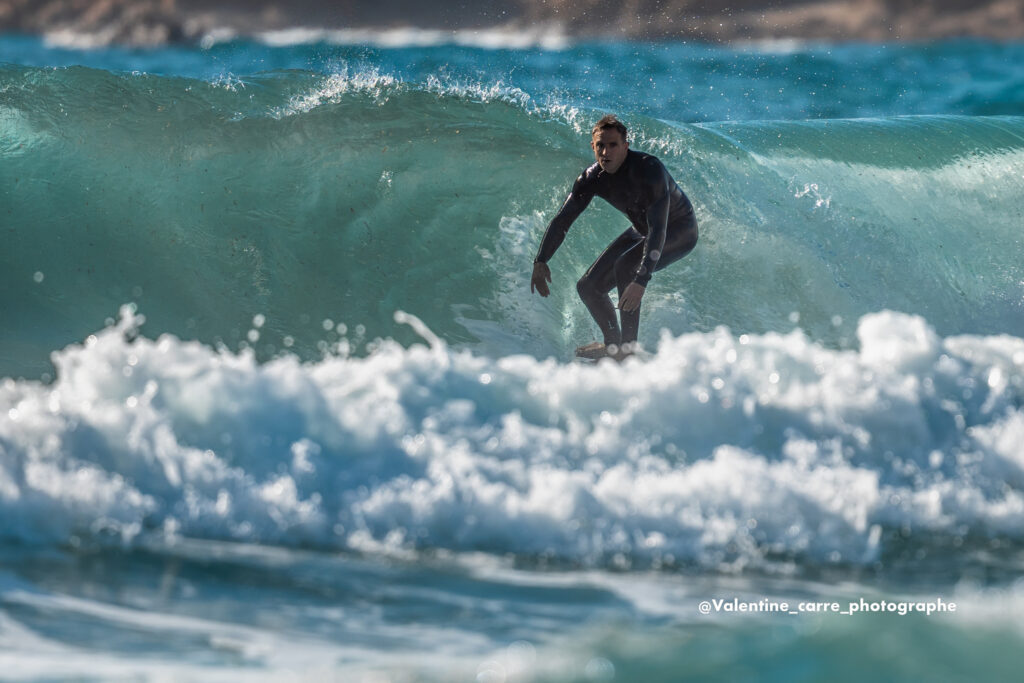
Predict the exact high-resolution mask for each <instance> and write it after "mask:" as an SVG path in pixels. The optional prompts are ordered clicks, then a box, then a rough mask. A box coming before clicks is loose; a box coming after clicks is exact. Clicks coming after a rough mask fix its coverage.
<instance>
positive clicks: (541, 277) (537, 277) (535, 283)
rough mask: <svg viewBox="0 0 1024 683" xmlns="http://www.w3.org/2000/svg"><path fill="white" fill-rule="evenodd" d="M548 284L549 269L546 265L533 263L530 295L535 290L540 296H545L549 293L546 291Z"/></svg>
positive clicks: (549, 278)
mask: <svg viewBox="0 0 1024 683" xmlns="http://www.w3.org/2000/svg"><path fill="white" fill-rule="evenodd" d="M549 282H551V269H550V268H548V264H546V263H541V262H540V261H538V262H537V263H534V264H533V277H531V278H530V293H531V294H532V293H533V291H534V290H536V291H537V293H538V294H540V295H541V296H547V295H548V294H550V293H551V291H550V290H549V289H548V283H549Z"/></svg>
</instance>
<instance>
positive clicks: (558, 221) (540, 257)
mask: <svg viewBox="0 0 1024 683" xmlns="http://www.w3.org/2000/svg"><path fill="white" fill-rule="evenodd" d="M587 184H588V183H587V179H586V174H585V173H583V174H580V177H579V178H577V179H576V182H575V183H573V186H572V191H571V192H570V193H569V196H568V197H567V198H566V200H565V203H564V204H562V208H561V209H559V210H558V213H557V214H556V215H555V217H554V218H552V219H551V223H549V224H548V229H547V230H546V231H545V232H544V238H543V239H541V241H540V248H539V249H538V250H537V257H536V258H535V259H534V263H537V262H540V263H547V262H548V259H550V258H551V257H552V256H554V255H555V251H557V250H558V247H560V246H561V245H562V242H563V241H564V240H565V235H566V233H568V232H569V227H570V226H572V223H573V221H575V220H576V219H577V218H578V217H579V215H580V214H581V213H583V209H585V208H587V205H588V204H590V200H591V199H593V198H594V193H593V192H591V191H590V190H589V189H588V188H587Z"/></svg>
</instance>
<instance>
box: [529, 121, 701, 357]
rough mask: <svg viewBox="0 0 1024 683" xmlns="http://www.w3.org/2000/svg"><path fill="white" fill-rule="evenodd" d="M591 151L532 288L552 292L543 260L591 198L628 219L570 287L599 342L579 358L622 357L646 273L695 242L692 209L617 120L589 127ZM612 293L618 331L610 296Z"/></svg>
mask: <svg viewBox="0 0 1024 683" xmlns="http://www.w3.org/2000/svg"><path fill="white" fill-rule="evenodd" d="M590 146H591V148H592V149H593V150H594V158H595V159H596V161H597V163H595V164H594V165H592V166H590V167H589V168H587V169H586V170H585V171H583V173H581V174H580V177H579V178H577V179H576V182H575V183H574V184H573V186H572V191H571V192H570V193H569V197H568V198H567V199H566V200H565V203H564V204H562V208H561V209H560V210H559V211H558V214H557V215H556V216H555V217H554V218H553V219H552V220H551V223H550V224H549V225H548V228H547V230H546V231H545V232H544V238H543V239H542V240H541V243H540V249H538V250H537V258H535V259H534V261H533V276H532V277H531V278H530V291H531V292H533V291H536V292H537V293H539V294H540V295H541V296H542V297H546V296H547V295H548V294H549V293H550V291H549V289H548V283H549V282H551V269H550V268H549V267H548V265H547V264H548V261H549V260H550V259H551V257H552V256H553V255H554V253H555V251H556V250H557V249H558V247H559V246H560V245H561V244H562V241H563V240H564V239H565V235H566V233H568V232H569V227H570V226H571V225H572V224H573V221H575V220H576V218H577V217H579V215H580V214H581V213H583V210H584V209H586V208H587V205H588V204H590V200H591V199H593V198H594V197H595V196H597V197H601V198H602V199H604V200H605V201H607V202H608V203H609V204H611V205H612V206H614V207H615V208H616V209H618V210H619V211H621V212H622V213H624V214H626V217H627V218H629V221H630V223H631V224H632V225H630V227H629V228H627V229H626V231H625V232H624V233H622V234H621V235H619V236H618V237H617V238H615V240H614V241H613V242H612V243H611V244H609V245H608V247H607V248H606V249H605V250H604V253H602V254H601V255H600V256H598V257H597V260H596V261H594V263H593V265H591V266H590V268H589V269H588V270H587V272H586V273H584V274H583V277H582V278H580V280H579V282H577V283H576V290H577V291H578V292H579V295H580V298H581V299H583V303H584V304H586V306H587V310H589V311H590V315H592V316H593V317H594V320H595V321H597V325H598V327H600V329H601V333H602V334H603V335H604V341H603V342H594V343H593V344H587V345H586V346H581V347H579V348H578V349H576V355H577V356H580V357H582V358H590V359H595V360H596V359H598V358H604V357H606V356H611V357H612V358H615V359H616V360H622V359H623V358H625V357H626V356H628V355H629V354H630V353H632V350H633V348H634V347H635V345H636V340H637V335H638V333H639V328H640V301H641V299H642V298H643V296H644V291H645V289H646V287H647V283H648V282H650V280H651V274H652V273H654V272H655V271H658V270H661V269H662V268H664V267H665V266H667V265H669V264H670V263H673V262H675V261H678V260H679V259H681V258H682V257H684V256H686V255H687V254H688V253H690V251H691V250H692V249H693V248H694V246H696V244H697V219H696V217H695V216H694V214H693V205H692V204H690V200H689V199H688V198H687V197H686V195H685V194H684V193H683V191H682V190H681V189H679V185H677V184H676V181H675V180H673V179H672V176H671V175H669V172H668V169H666V168H665V165H664V164H662V163H661V161H659V160H658V159H657V158H656V157H654V156H651V155H650V154H645V153H643V152H636V151H633V150H631V149H630V148H629V141H628V133H627V130H626V126H625V125H623V123H622V122H621V121H619V120H618V119H617V118H615V116H613V115H610V114H609V115H608V116H605V117H603V118H602V119H601V120H600V121H598V122H597V123H596V124H594V128H593V130H592V131H591V140H590ZM613 287H614V288H617V290H618V295H619V309H620V311H621V316H622V326H621V328H620V327H619V316H618V315H616V313H615V307H614V306H613V305H612V300H611V298H610V297H609V296H608V292H610V291H611V290H612V288H613Z"/></svg>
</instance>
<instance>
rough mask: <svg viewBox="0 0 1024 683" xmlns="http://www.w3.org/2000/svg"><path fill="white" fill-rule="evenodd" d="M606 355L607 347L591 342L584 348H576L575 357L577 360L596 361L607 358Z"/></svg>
mask: <svg viewBox="0 0 1024 683" xmlns="http://www.w3.org/2000/svg"><path fill="white" fill-rule="evenodd" d="M608 355H609V354H608V347H606V346H605V345H604V344H603V343H601V342H593V343H591V344H587V345H586V346H578V347H576V356H577V357H578V358H589V359H591V360H597V359H599V358H607V357H608Z"/></svg>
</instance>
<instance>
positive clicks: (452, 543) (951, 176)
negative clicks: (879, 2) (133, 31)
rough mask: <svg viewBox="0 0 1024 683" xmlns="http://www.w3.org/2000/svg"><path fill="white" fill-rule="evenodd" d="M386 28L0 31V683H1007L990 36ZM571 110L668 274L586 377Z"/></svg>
mask: <svg viewBox="0 0 1024 683" xmlns="http://www.w3.org/2000/svg"><path fill="white" fill-rule="evenodd" d="M424 35H425V34H424ZM424 35H420V36H419V38H417V34H412V35H411V37H409V36H407V37H406V39H405V42H404V43H402V44H399V45H393V46H390V47H388V46H384V45H381V44H376V45H370V44H344V43H339V42H338V41H337V40H334V42H331V40H326V41H325V40H323V39H324V38H327V39H331V38H332V36H330V35H326V36H325V35H314V34H295V35H292V36H290V40H289V41H285V40H283V39H282V36H268V37H266V39H265V40H264V41H263V42H246V41H241V40H228V41H224V42H219V43H218V42H216V41H213V40H211V41H209V42H208V43H207V44H205V45H204V46H202V47H197V48H167V49H159V50H151V51H142V52H140V51H128V50H122V49H103V50H93V51H83V50H76V49H71V48H66V47H58V46H53V45H48V44H46V43H44V42H42V41H40V40H37V39H31V38H25V37H15V36H8V37H4V38H0V188H2V189H0V216H3V223H2V229H3V230H4V238H5V239H4V248H3V250H0V317H2V320H3V325H2V326H0V375H2V376H3V377H4V379H2V380H0V519H2V524H0V663H2V664H3V665H4V668H3V670H4V671H5V675H6V674H9V675H10V676H11V677H12V678H13V679H16V680H53V679H69V678H70V679H76V680H80V679H85V680H140V679H141V680H166V679H168V678H169V679H171V680H219V679H223V680H232V681H234V680H249V679H254V680H255V679H259V680H280V679H282V678H283V677H286V676H296V677H298V678H299V679H300V680H306V679H312V678H328V679H335V680H360V679H367V680H379V679H384V680H410V679H411V680H419V679H426V680H453V679H455V680H481V681H484V680H486V681H496V680H510V681H511V680H544V681H546V680H553V681H562V680H741V679H751V680H778V681H783V680H785V681H792V680H808V681H812V680H851V681H853V680H858V681H860V680H865V679H870V680H892V681H897V680H940V681H946V680H948V681H958V680H978V679H988V680H1006V679H1009V678H1010V677H1012V675H1013V674H1012V673H1011V672H1015V671H1016V670H1017V667H1018V666H1019V664H1020V661H1019V659H1020V657H1019V655H1018V654H1017V653H1019V651H1020V644H1021V631H1020V629H1021V627H1022V623H1021V621H1020V617H1019V614H1020V609H1019V608H1018V606H1019V605H1020V604H1021V600H1022V598H1024V590H1022V584H1020V583H1019V582H1018V577H1019V575H1020V569H1021V566H1022V564H1021V563H1022V559H1024V557H1022V554H1021V548H1022V545H1021V544H1022V540H1024V537H1022V535H1021V531H1020V529H1021V528H1022V525H1021V521H1022V518H1024V459H1022V455H1024V451H1021V449H1020V447H1019V444H1020V442H1021V437H1022V436H1024V412H1022V408H1021V406H1022V403H1024V380H1022V374H1021V370H1022V368H1024V267H1022V266H1021V261H1020V258H1019V254H1020V246H1021V245H1020V241H1021V238H1020V225H1021V213H1022V211H1024V195H1022V193H1021V192H1020V189H1019V188H1020V182H1021V178H1022V177H1024V117H1022V116H1021V112H1022V111H1024V110H1022V104H1024V86H1022V84H1024V80H1022V77H1021V75H1020V69H1019V65H1020V64H1021V60H1022V57H1024V47H1022V46H1021V45H1017V44H990V43H982V42H953V43H942V44H932V45H903V46H898V45H870V46H869V45H848V46H833V45H802V44H797V43H779V44H762V45H749V46H742V47H739V48H734V49H726V48H720V47H708V46H701V45H696V44H658V45H645V44H626V43H600V44H580V45H573V44H571V43H568V42H564V41H563V42H556V43H554V44H552V43H544V42H542V43H541V44H538V45H532V46H531V45H529V44H526V45H522V44H520V43H519V42H516V41H515V40H514V38H515V37H506V43H505V44H504V46H502V45H494V44H490V45H488V46H487V47H483V46H480V45H456V44H445V43H444V42H442V43H440V44H433V43H434V42H436V37H431V38H430V40H427V39H426V38H425V37H424ZM427 37H429V36H427ZM333 38H337V36H334V37H333ZM378 42H381V41H378ZM491 43H493V40H491ZM607 111H615V112H617V113H618V114H620V116H622V117H623V118H624V119H625V120H626V121H627V122H628V123H629V124H630V126H631V130H632V133H633V141H632V144H633V146H634V147H635V148H637V149H641V150H644V151H649V152H652V153H654V154H656V155H657V156H658V157H659V158H661V159H662V160H663V161H664V162H665V163H666V165H667V166H668V167H669V169H670V170H671V172H672V174H673V176H674V177H675V178H676V179H677V180H678V181H679V183H680V185H681V186H682V187H683V188H684V189H685V190H686V192H687V193H688V194H689V196H690V197H691V199H692V200H693V202H694V205H695V207H696V210H697V214H698V219H699V221H700V224H701V243H700V245H699V246H698V248H697V250H696V251H695V252H694V253H693V254H692V255H691V256H688V257H687V259H685V260H684V261H683V262H681V263H679V264H677V265H675V266H673V267H672V268H671V269H668V270H666V271H664V272H662V273H659V274H658V276H657V277H656V278H655V279H654V280H653V281H652V283H651V287H650V288H649V290H648V293H647V295H646V296H645V309H644V310H645V312H644V322H643V326H642V331H641V338H640V341H641V343H642V344H643V345H644V347H645V349H646V352H645V354H644V355H643V356H642V357H641V358H638V359H634V360H631V361H629V362H628V363H626V364H625V365H623V366H612V365H601V366H597V367H592V366H583V365H579V364H575V363H572V362H570V361H569V352H568V350H569V349H571V348H572V347H574V346H575V345H577V344H580V343H584V342H586V341H590V340H591V338H592V336H593V334H594V330H593V329H592V322H591V321H589V320H588V318H587V316H586V314H585V311H584V310H583V307H582V306H581V305H580V303H579V302H578V300H577V298H576V295H575V291H574V290H575V288H574V286H573V283H574V282H575V280H576V278H577V277H578V276H579V274H580V273H582V271H583V270H585V268H586V267H587V265H589V263H590V262H591V260H592V259H593V258H594V257H595V256H596V254H597V253H598V252H599V251H600V250H601V249H602V248H603V247H604V245H605V244H606V243H607V242H608V241H609V240H610V239H611V238H612V237H613V236H615V235H617V234H618V233H619V232H621V230H622V227H623V218H622V217H621V216H619V215H617V214H615V212H614V211H612V210H611V209H610V208H608V207H606V206H599V205H597V204H595V205H594V206H593V207H592V208H591V209H590V210H589V211H588V212H587V214H585V215H584V216H583V217H582V218H581V219H580V220H579V221H578V223H577V225H576V226H575V227H574V229H573V231H572V232H571V233H570V235H569V237H568V239H567V240H566V242H565V244H564V245H563V246H562V248H561V249H560V251H559V253H558V255H557V256H556V257H555V259H554V260H553V261H552V268H553V271H554V283H553V294H552V296H551V297H550V298H549V299H544V300H541V299H539V298H536V297H530V296H529V294H528V273H529V270H530V263H531V261H532V258H533V255H534V252H535V250H536V245H537V243H538V241H539V239H540V236H541V235H542V234H543V231H544V227H545V225H546V222H547V220H549V219H550V217H551V216H552V215H553V213H554V211H556V210H557V208H558V206H559V204H560V202H561V200H562V199H563V198H564V195H565V192H566V190H567V188H568V186H569V184H570V182H571V180H572V178H574V177H575V174H577V173H578V172H579V170H580V169H581V168H582V167H583V166H585V165H587V164H588V163H589V159H588V150H587V146H586V143H587V132H588V130H589V127H590V124H591V122H592V121H593V120H594V119H596V118H597V117H598V116H599V115H600V114H603V113H605V112H607ZM734 598H735V599H736V600H737V601H740V602H744V603H750V604H754V605H757V604H761V602H762V601H772V602H780V601H783V602H787V604H789V605H790V606H795V605H797V604H799V603H802V602H815V603H818V602H821V603H831V602H833V601H834V602H836V603H837V604H842V605H843V606H844V608H846V609H845V611H848V606H849V605H850V603H855V604H858V601H860V600H862V599H863V600H864V601H865V603H866V604H869V605H870V604H875V605H881V603H882V601H886V602H888V603H890V604H891V605H894V606H898V604H899V603H903V604H904V607H905V606H906V605H907V604H914V605H916V604H921V605H928V604H932V605H934V604H936V603H937V602H938V601H943V602H944V603H955V604H956V606H957V607H956V609H955V611H944V612H936V613H933V614H920V613H916V612H915V613H909V614H902V615H901V614H899V613H898V612H886V611H885V607H884V606H883V607H881V610H882V611H878V612H871V611H870V609H867V610H864V611H860V612H857V613H854V614H843V613H841V611H839V612H824V613H823V612H821V611H816V612H811V611H807V610H801V609H796V608H794V609H793V610H792V611H794V612H797V613H795V614H790V613H789V610H787V611H785V612H784V613H779V612H770V613H764V612H753V613H750V612H743V613H740V612H737V611H727V610H725V609H724V608H720V609H712V610H711V612H712V613H710V614H703V613H702V609H701V603H702V602H704V601H709V602H710V601H721V600H724V601H726V602H729V601H731V600H733V599H734ZM712 604H714V603H712ZM722 604H723V605H724V604H725V603H722ZM936 652H938V653H939V654H935V653H936Z"/></svg>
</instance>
